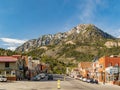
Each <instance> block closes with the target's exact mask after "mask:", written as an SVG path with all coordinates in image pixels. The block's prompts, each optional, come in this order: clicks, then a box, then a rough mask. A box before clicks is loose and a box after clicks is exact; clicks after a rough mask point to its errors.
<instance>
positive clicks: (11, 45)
mask: <svg viewBox="0 0 120 90" xmlns="http://www.w3.org/2000/svg"><path fill="white" fill-rule="evenodd" d="M0 40H1V41H2V45H4V46H6V48H7V49H10V50H15V48H16V47H18V46H20V45H22V44H23V43H25V42H26V41H27V40H20V39H13V38H0Z"/></svg>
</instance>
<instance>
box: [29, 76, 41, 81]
mask: <svg viewBox="0 0 120 90" xmlns="http://www.w3.org/2000/svg"><path fill="white" fill-rule="evenodd" d="M31 80H32V81H40V80H41V76H40V75H39V74H38V75H36V76H34V77H32V78H31Z"/></svg>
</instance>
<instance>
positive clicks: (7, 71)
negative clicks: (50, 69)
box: [0, 56, 17, 80]
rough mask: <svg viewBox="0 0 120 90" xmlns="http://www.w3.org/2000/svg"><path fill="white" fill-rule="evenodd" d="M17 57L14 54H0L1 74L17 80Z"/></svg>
mask: <svg viewBox="0 0 120 90" xmlns="http://www.w3.org/2000/svg"><path fill="white" fill-rule="evenodd" d="M16 62H17V58H14V57H12V56H0V75H4V76H6V77H7V79H8V80H16V70H17V65H16Z"/></svg>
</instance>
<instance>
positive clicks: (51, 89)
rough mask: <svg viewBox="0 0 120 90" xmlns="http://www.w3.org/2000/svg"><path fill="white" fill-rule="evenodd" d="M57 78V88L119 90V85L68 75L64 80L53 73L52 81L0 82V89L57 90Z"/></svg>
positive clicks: (61, 89) (67, 89) (69, 89)
mask: <svg viewBox="0 0 120 90" xmlns="http://www.w3.org/2000/svg"><path fill="white" fill-rule="evenodd" d="M58 79H59V80H61V81H60V89H59V90H120V86H116V85H109V84H107V85H103V84H98V85H97V84H91V83H86V82H82V81H79V80H75V79H73V78H70V77H66V79H65V81H64V76H62V75H54V80H53V81H44V80H43V81H13V82H0V90H58V89H57V85H58V81H57V80H58Z"/></svg>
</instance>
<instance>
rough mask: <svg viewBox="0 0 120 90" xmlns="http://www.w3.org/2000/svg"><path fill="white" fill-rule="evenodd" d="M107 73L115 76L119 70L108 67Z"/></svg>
mask: <svg viewBox="0 0 120 90" xmlns="http://www.w3.org/2000/svg"><path fill="white" fill-rule="evenodd" d="M106 72H108V73H109V74H115V73H118V68H117V67H108V68H106Z"/></svg>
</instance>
